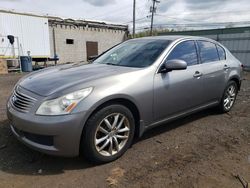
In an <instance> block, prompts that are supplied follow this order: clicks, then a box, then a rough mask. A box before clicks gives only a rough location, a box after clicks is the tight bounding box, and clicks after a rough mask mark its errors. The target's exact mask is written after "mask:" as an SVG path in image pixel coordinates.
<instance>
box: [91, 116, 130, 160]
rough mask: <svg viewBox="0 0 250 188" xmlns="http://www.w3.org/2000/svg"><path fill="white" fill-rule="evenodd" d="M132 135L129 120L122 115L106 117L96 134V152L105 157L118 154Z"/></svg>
mask: <svg viewBox="0 0 250 188" xmlns="http://www.w3.org/2000/svg"><path fill="white" fill-rule="evenodd" d="M129 133H130V124H129V121H128V119H127V118H126V117H125V116H124V115H123V114H120V113H113V114H110V115H108V116H107V117H105V118H104V119H103V120H102V121H101V123H100V124H99V125H98V127H97V130H96V133H95V147H96V150H97V151H98V152H99V153H100V154H101V155H103V156H112V155H115V154H116V153H118V152H119V151H120V150H121V149H122V148H123V147H124V146H125V144H126V143H127V141H128V138H129Z"/></svg>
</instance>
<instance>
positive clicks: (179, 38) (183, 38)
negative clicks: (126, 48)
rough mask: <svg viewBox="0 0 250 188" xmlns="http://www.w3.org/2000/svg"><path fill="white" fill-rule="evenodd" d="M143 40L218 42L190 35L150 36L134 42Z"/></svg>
mask: <svg viewBox="0 0 250 188" xmlns="http://www.w3.org/2000/svg"><path fill="white" fill-rule="evenodd" d="M143 39H144V40H147V39H149V40H170V41H176V40H185V39H193V40H206V41H212V42H216V41H214V40H212V39H210V38H205V37H199V36H188V35H164V36H150V37H142V38H136V39H132V40H143ZM216 43H217V42H216Z"/></svg>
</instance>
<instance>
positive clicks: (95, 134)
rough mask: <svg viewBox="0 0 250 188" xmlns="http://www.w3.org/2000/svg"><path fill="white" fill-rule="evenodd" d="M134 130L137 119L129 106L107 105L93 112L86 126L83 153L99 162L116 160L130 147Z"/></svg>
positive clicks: (83, 137)
mask: <svg viewBox="0 0 250 188" xmlns="http://www.w3.org/2000/svg"><path fill="white" fill-rule="evenodd" d="M116 120H117V121H116ZM115 122H116V123H115ZM114 125H115V126H114ZM113 126H114V127H113ZM119 126H120V127H119ZM103 129H104V130H103ZM120 131H122V132H120ZM134 132H135V121H134V117H133V114H132V113H131V111H130V110H129V109H128V108H126V107H125V106H123V105H119V104H113V105H110V106H106V107H104V108H102V109H100V110H99V111H97V112H96V113H95V114H93V115H92V116H91V117H90V118H89V119H88V121H87V123H86V125H85V127H84V131H83V136H82V142H81V147H82V149H83V155H84V156H85V158H86V159H87V160H89V161H90V162H94V163H98V164H100V163H107V162H111V161H114V160H116V159H117V158H119V157H120V156H122V155H123V154H124V153H125V152H126V150H127V149H128V148H129V147H130V145H131V144H132V141H133V138H134ZM126 137H127V138H126ZM110 148H112V149H110Z"/></svg>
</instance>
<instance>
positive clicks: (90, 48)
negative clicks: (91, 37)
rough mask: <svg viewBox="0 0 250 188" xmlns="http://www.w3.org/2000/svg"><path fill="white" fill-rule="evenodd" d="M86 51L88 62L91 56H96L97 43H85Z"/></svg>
mask: <svg viewBox="0 0 250 188" xmlns="http://www.w3.org/2000/svg"><path fill="white" fill-rule="evenodd" d="M86 49H87V60H89V58H90V57H91V56H96V55H98V42H93V41H87V42H86Z"/></svg>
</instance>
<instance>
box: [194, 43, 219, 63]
mask: <svg viewBox="0 0 250 188" xmlns="http://www.w3.org/2000/svg"><path fill="white" fill-rule="evenodd" d="M198 46H199V49H200V57H201V62H202V63H209V62H213V61H219V55H218V52H217V49H216V45H215V44H214V43H212V42H208V41H198Z"/></svg>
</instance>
